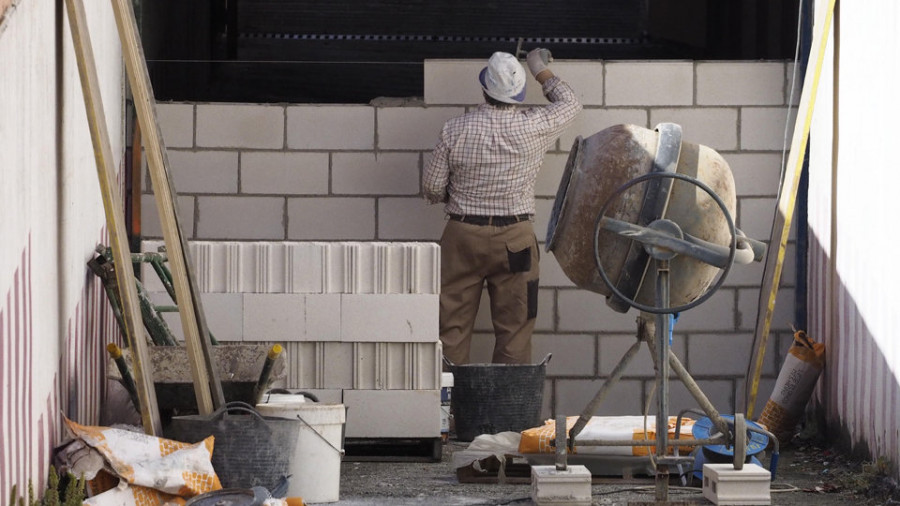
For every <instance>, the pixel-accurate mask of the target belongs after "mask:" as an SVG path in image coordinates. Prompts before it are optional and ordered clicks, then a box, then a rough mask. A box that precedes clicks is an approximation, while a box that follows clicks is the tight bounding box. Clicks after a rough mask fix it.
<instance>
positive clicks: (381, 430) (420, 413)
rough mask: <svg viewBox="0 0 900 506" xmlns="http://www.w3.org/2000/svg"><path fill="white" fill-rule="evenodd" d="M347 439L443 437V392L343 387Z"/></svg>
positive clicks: (437, 390) (436, 390)
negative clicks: (351, 388) (345, 388)
mask: <svg viewBox="0 0 900 506" xmlns="http://www.w3.org/2000/svg"><path fill="white" fill-rule="evenodd" d="M344 405H345V406H347V425H346V437H348V438H437V437H441V411H440V410H441V391H440V389H435V390H344Z"/></svg>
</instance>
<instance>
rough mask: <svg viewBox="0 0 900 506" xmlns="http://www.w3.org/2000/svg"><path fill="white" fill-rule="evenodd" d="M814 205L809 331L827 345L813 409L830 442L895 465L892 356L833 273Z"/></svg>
mask: <svg viewBox="0 0 900 506" xmlns="http://www.w3.org/2000/svg"><path fill="white" fill-rule="evenodd" d="M812 188H814V187H812ZM818 200H819V204H818V206H811V208H810V210H811V213H810V216H809V222H810V241H809V254H808V265H809V271H808V278H809V279H808V281H809V295H808V304H809V332H810V335H811V336H813V337H815V338H816V339H818V340H823V341H824V342H825V345H826V365H825V369H824V371H823V375H822V378H821V380H820V383H819V388H818V391H817V394H816V398H815V399H814V402H813V404H814V407H815V409H816V411H817V413H818V414H819V415H820V416H822V417H823V418H824V420H825V422H826V425H827V431H828V432H827V436H828V438H829V439H830V440H832V441H834V442H835V443H838V442H840V443H841V444H842V445H843V446H847V447H849V449H851V450H856V451H859V452H861V453H865V454H867V455H868V456H870V457H871V458H873V459H874V458H877V457H882V456H884V457H888V458H890V459H891V460H893V461H894V462H895V464H896V463H897V462H900V429H898V420H900V385H898V381H897V378H896V376H895V374H894V372H893V371H892V366H891V362H890V360H891V357H886V356H885V353H884V352H883V351H882V349H881V348H880V347H879V346H878V344H877V340H876V338H875V337H874V336H873V334H872V332H871V330H870V329H869V327H868V326H867V325H866V320H865V318H864V317H863V314H862V312H861V309H860V307H859V306H858V305H857V301H856V300H854V298H853V296H852V294H851V293H850V291H849V290H848V289H847V287H846V286H845V281H844V280H842V279H841V278H840V276H839V275H838V274H837V272H838V271H837V268H836V267H835V265H834V261H833V255H831V254H830V248H831V247H830V244H829V243H828V242H829V241H830V237H829V236H830V234H831V233H833V231H831V230H830V228H831V222H830V220H831V210H830V206H829V204H828V199H821V198H820V199H818ZM819 206H821V207H819ZM817 207H818V208H817ZM815 230H819V231H820V233H819V234H820V235H819V236H817V235H816V234H815V233H814V231H815ZM847 262H848V263H853V262H854V260H853V259H849V260H847ZM850 272H854V271H852V270H850ZM876 289H877V288H876ZM882 296H890V295H889V294H882Z"/></svg>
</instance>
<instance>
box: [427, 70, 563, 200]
mask: <svg viewBox="0 0 900 506" xmlns="http://www.w3.org/2000/svg"><path fill="white" fill-rule="evenodd" d="M543 91H544V95H545V96H546V97H547V99H548V100H549V101H550V102H551V103H550V104H549V105H545V106H538V107H528V108H517V107H509V108H505V107H494V106H491V105H489V104H481V105H480V106H478V108H477V109H476V110H474V111H471V112H469V113H466V114H464V115H462V116H459V117H456V118H453V119H451V120H449V121H448V122H447V123H446V124H445V125H444V128H443V130H442V131H441V137H440V140H439V141H438V143H437V146H435V148H434V152H433V154H432V158H431V162H430V163H429V164H428V167H427V168H426V169H425V174H424V176H423V179H422V189H423V192H424V194H425V199H426V200H427V201H428V202H429V203H431V204H437V203H439V202H445V203H446V205H445V206H444V211H445V212H447V213H448V214H466V215H482V216H507V215H515V214H533V213H534V182H535V179H536V178H537V173H538V171H539V170H540V168H541V165H542V164H543V160H544V153H546V152H547V150H548V149H550V146H552V145H553V143H554V142H556V139H557V138H558V137H559V135H560V134H561V133H562V131H563V130H565V129H566V127H568V126H569V125H570V124H571V123H572V121H573V120H574V119H575V116H576V115H577V114H578V112H579V111H581V104H580V103H579V102H578V99H577V98H576V97H575V92H574V91H573V90H572V88H571V87H570V86H569V85H568V84H566V83H565V82H564V81H563V80H561V79H560V78H558V77H555V76H554V77H552V78H550V79H548V80H547V81H545V82H544V85H543Z"/></svg>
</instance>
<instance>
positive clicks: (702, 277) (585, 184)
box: [546, 125, 736, 313]
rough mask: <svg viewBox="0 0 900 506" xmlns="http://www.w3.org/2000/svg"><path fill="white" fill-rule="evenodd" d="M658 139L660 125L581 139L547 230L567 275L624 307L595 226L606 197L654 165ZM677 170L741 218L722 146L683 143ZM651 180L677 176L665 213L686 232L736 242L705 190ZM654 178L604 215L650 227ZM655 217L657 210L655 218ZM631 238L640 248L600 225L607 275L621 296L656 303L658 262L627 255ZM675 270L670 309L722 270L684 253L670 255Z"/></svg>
mask: <svg viewBox="0 0 900 506" xmlns="http://www.w3.org/2000/svg"><path fill="white" fill-rule="evenodd" d="M679 131H680V128H679ZM659 140H660V133H658V131H656V130H650V129H647V128H643V127H639V126H635V125H616V126H613V127H610V128H607V129H605V130H602V131H600V132H597V133H595V134H594V135H592V136H590V137H588V138H586V139H582V138H581V137H579V138H577V139H576V140H575V144H574V145H573V147H572V151H571V152H570V153H569V159H568V161H567V162H566V168H565V172H564V173H563V177H562V180H561V181H560V185H559V190H558V191H557V194H556V201H555V203H554V206H553V213H552V215H551V217H550V223H549V226H548V228H547V243H546V248H547V250H548V251H552V252H553V254H554V256H555V257H556V259H557V261H558V262H559V264H560V266H561V267H562V269H563V272H565V274H566V276H568V277H569V279H570V280H572V282H574V283H575V285H577V286H578V287H579V288H583V289H586V290H590V291H593V292H597V293H601V294H603V295H606V296H607V304H608V305H609V306H610V307H611V308H613V309H614V310H616V311H619V312H622V313H624V312H626V311H627V310H628V308H629V307H630V306H629V305H627V304H625V303H624V302H622V301H621V300H620V299H619V298H618V297H615V296H614V295H613V294H612V292H611V290H610V289H609V287H607V286H606V284H605V283H604V282H603V278H602V277H601V276H600V274H599V273H598V271H597V267H596V264H595V261H594V254H595V253H594V227H595V223H596V220H597V217H598V214H599V212H600V211H601V209H602V207H603V205H604V203H606V202H607V200H609V199H610V198H612V197H613V196H614V194H615V192H616V190H617V189H619V187H621V186H622V185H623V184H625V183H627V182H628V181H630V180H631V179H634V178H636V177H639V176H642V175H644V174H647V173H649V172H651V171H653V170H654V169H653V162H654V158H655V157H656V154H657V146H658V143H659ZM673 161H674V160H673ZM676 171H677V172H678V173H679V174H683V175H686V176H690V177H692V178H694V179H697V180H699V181H701V182H703V183H705V184H706V185H707V186H709V187H710V188H711V189H712V190H713V191H714V192H715V193H716V194H717V195H718V196H719V198H720V199H722V201H723V202H724V203H725V207H726V208H727V209H728V212H729V214H730V215H731V216H732V217H733V216H735V208H736V199H735V191H734V179H733V177H732V175H731V169H730V168H729V167H728V164H727V163H726V162H725V160H724V159H723V158H722V157H721V156H720V155H719V154H718V153H717V152H716V151H714V150H713V149H710V148H709V147H707V146H703V145H700V144H691V143H688V142H682V143H681V153H680V156H679V157H678V161H677V168H676ZM652 181H664V182H665V184H670V182H671V185H672V188H671V191H670V197H669V202H668V206H667V208H666V210H665V213H664V215H663V216H662V217H664V218H666V219H668V220H671V221H674V222H675V223H677V224H678V225H679V226H680V227H681V229H682V231H683V232H684V233H686V234H690V235H693V236H695V237H698V238H700V239H703V240H705V241H709V242H711V243H714V244H720V245H724V246H727V245H729V244H730V241H731V234H730V232H729V228H728V221H727V219H726V217H725V215H724V214H723V213H722V211H721V209H720V208H719V206H718V205H717V204H716V202H715V201H714V200H713V199H712V198H710V196H709V195H708V194H707V193H706V192H705V191H703V190H702V189H701V188H700V187H698V186H696V185H693V184H691V183H689V182H686V181H682V180H677V179H673V178H656V179H653V180H652ZM649 184H650V182H644V183H640V184H636V185H634V186H632V187H630V188H629V189H627V190H625V191H624V192H622V193H621V194H620V195H619V196H618V197H616V198H615V200H613V201H612V202H611V203H610V205H609V207H608V208H607V210H606V216H608V217H610V218H615V219H618V220H622V221H626V222H629V223H635V224H641V225H646V224H647V223H641V221H644V220H645V219H646V216H645V217H644V218H642V217H641V209H642V205H643V201H644V193H645V191H646V190H647V187H648V185H649ZM651 200H652V199H651ZM644 207H646V206H644ZM656 218H659V216H656V217H655V218H653V219H656ZM632 244H634V245H635V247H641V248H642V246H641V245H640V243H636V242H634V241H632V240H630V239H627V238H625V237H622V236H620V235H617V234H614V233H612V232H609V231H606V230H600V232H599V237H598V251H597V255H598V257H599V260H600V262H601V264H602V265H603V269H604V271H605V272H606V274H607V276H608V278H609V279H610V280H611V281H612V282H613V283H614V284H616V286H617V287H620V291H621V292H622V293H623V295H626V296H628V297H629V298H631V299H632V300H634V301H636V302H638V303H640V304H644V305H646V306H656V305H657V304H656V288H655V279H656V270H655V268H654V263H655V262H653V261H652V259H650V257H649V256H648V255H646V254H643V252H640V256H641V258H640V260H639V261H635V260H634V259H635V253H634V252H632V253H631V254H630V255H629V249H631V248H632ZM626 260H627V261H626ZM648 266H649V268H648ZM670 269H671V274H670V276H669V290H670V294H669V295H670V303H669V307H675V306H680V305H683V304H688V303H690V302H692V301H694V300H695V299H697V298H698V297H699V296H701V295H702V294H703V293H704V292H705V291H706V289H707V288H708V287H709V286H710V284H711V283H712V282H713V281H714V280H715V277H716V275H717V274H718V273H719V269H718V268H716V267H713V266H711V265H708V264H705V263H703V262H701V261H699V260H696V259H694V258H691V257H688V256H685V255H678V256H676V257H675V258H674V259H672V260H671V261H670ZM627 278H630V279H631V281H632V282H631V283H628V282H624V283H622V284H621V285H620V284H618V283H617V281H619V282H623V281H628V279H627ZM629 285H630V286H631V287H632V288H631V289H630V292H629V291H628V290H622V289H621V286H629Z"/></svg>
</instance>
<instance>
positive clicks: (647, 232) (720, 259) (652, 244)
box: [594, 172, 738, 314]
mask: <svg viewBox="0 0 900 506" xmlns="http://www.w3.org/2000/svg"><path fill="white" fill-rule="evenodd" d="M657 178H670V179H679V180H681V181H685V182H687V183H690V184H692V185H694V186H697V187H699V188H700V189H701V190H703V191H704V192H706V194H707V195H709V197H710V198H711V199H712V200H713V201H714V202H715V203H716V205H718V206H719V209H720V210H721V211H722V214H723V215H724V216H725V221H726V222H727V223H728V231H729V232H730V233H731V241H730V242H729V245H728V248H727V254H725V253H724V250H725V249H726V248H725V247H724V246H717V245H711V244H709V243H704V242H703V241H699V240H696V239H694V240H689V239H691V238H687V237H685V236H684V234H683V233H682V231H681V229H680V227H679V226H678V224H677V223H675V222H672V221H670V220H665V219H661V220H657V221H655V222H653V223H651V224H649V225H648V226H646V227H642V226H639V225H634V224H630V223H624V222H621V221H618V220H613V219H611V218H608V217H607V216H606V211H607V210H608V209H609V207H610V205H612V203H613V202H614V201H615V200H616V197H618V196H619V195H621V194H622V193H624V192H625V191H626V190H628V189H629V188H631V187H632V186H635V185H637V184H640V183H643V182H645V181H648V180H651V179H657ZM600 229H606V230H609V231H612V232H614V233H617V234H619V235H621V236H623V237H626V238H629V239H632V240H636V241H639V242H641V243H643V244H644V245H645V247H647V248H648V249H649V250H650V253H651V256H654V257H656V258H658V259H666V260H667V259H669V258H670V257H672V256H674V254H680V255H687V256H689V257H692V258H696V259H697V260H700V261H701V262H704V263H708V264H710V265H714V266H716V267H720V268H721V269H722V273H721V275H720V276H719V279H718V280H717V281H716V282H715V283H714V284H713V285H712V286H711V287H709V288H708V289H707V290H706V292H705V293H703V294H702V295H700V296H699V297H697V298H696V299H694V300H693V301H691V302H689V303H687V304H682V305H680V306H675V307H658V306H650V305H646V304H641V303H639V302H637V301H635V300H634V299H633V298H631V297H628V296H626V295H625V294H623V293H622V292H621V291H620V290H619V289H618V288H616V284H615V283H613V282H612V280H610V279H609V275H607V273H606V270H605V269H604V268H603V263H602V262H601V261H600V253H599V252H600ZM737 238H738V234H737V229H736V228H735V226H734V219H732V217H731V213H729V212H728V208H727V207H726V206H725V202H723V201H722V199H721V198H720V197H719V196H718V195H716V193H715V192H714V191H713V190H712V189H711V188H710V187H709V186H707V185H706V184H704V183H703V182H701V181H699V180H697V179H695V178H692V177H690V176H686V175H684V174H679V173H677V172H651V173H648V174H644V175H642V176H639V177H636V178H634V179H632V180H631V181H628V182H627V183H625V184H623V185H622V186H621V187H619V188H618V189H617V190H616V191H615V192H613V194H612V195H611V196H610V197H609V199H607V200H606V202H604V203H603V207H602V208H600V212H599V213H598V215H597V221H596V222H595V223H594V264H595V265H596V267H597V271H598V272H599V274H600V277H601V278H602V279H603V282H604V283H605V284H606V286H607V288H609V289H610V291H611V292H612V293H613V294H615V296H616V297H619V298H620V299H621V300H623V301H624V302H625V303H626V304H628V305H630V306H632V307H635V308H637V309H639V310H641V311H645V312H648V313H655V314H665V313H668V314H674V313H680V312H682V311H686V310H688V309H691V308H693V307H695V306H697V305H699V304H701V303H703V302H705V301H706V300H707V299H709V298H710V297H711V296H712V294H713V293H715V291H716V290H718V289H719V288H720V287H721V286H722V283H724V282H725V277H726V276H727V275H728V272H729V271H730V270H731V266H732V264H733V263H734V257H735V254H736V253H737V249H738V247H737ZM714 247H715V248H720V249H715V248H714Z"/></svg>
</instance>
